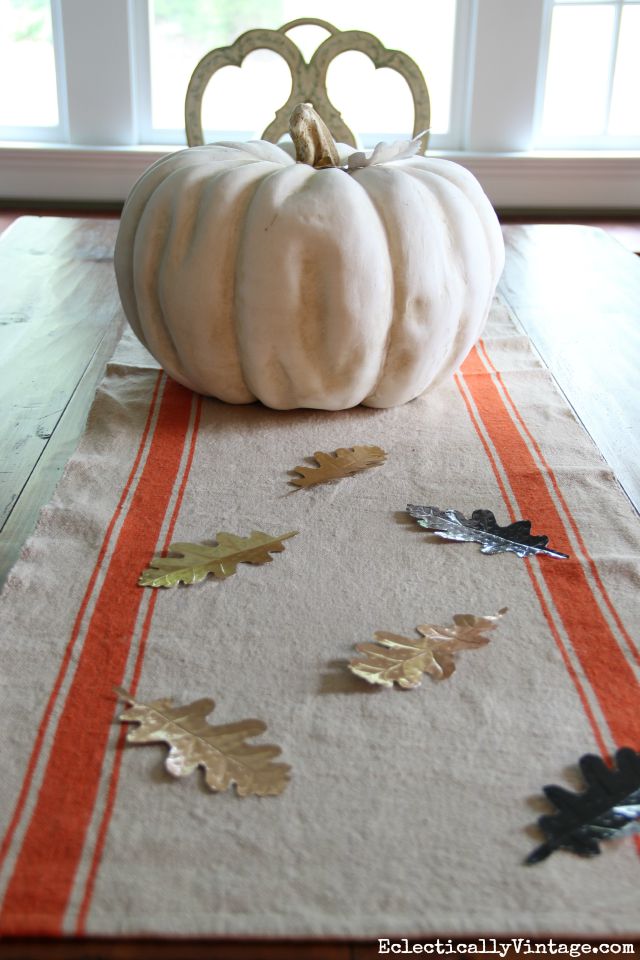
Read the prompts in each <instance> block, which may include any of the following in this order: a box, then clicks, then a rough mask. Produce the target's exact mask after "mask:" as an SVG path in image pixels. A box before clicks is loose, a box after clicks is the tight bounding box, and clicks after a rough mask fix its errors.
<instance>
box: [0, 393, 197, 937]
mask: <svg viewBox="0 0 640 960" xmlns="http://www.w3.org/2000/svg"><path fill="white" fill-rule="evenodd" d="M191 397H192V395H191V393H190V392H189V391H188V390H185V389H184V388H183V387H181V386H179V385H178V384H176V383H174V382H173V381H168V383H167V386H166V388H165V391H164V396H163V398H162V402H161V405H160V414H159V418H158V425H157V427H156V430H155V434H154V436H153V439H152V441H151V445H150V448H149V453H148V456H147V459H146V463H145V466H144V469H143V472H142V476H141V477H140V480H139V482H138V486H137V487H136V490H135V493H134V494H133V497H132V500H131V505H130V507H129V512H128V514H127V517H126V519H125V521H124V523H123V526H122V529H121V531H120V535H119V537H118V540H117V543H116V546H115V550H114V552H113V556H112V557H111V561H110V563H109V566H108V568H107V574H106V578H105V581H104V584H103V586H102V589H101V591H100V594H99V597H98V600H97V602H96V606H95V609H94V612H93V615H92V617H91V622H90V624H89V628H88V630H87V635H86V638H85V641H84V646H83V649H82V652H81V654H80V657H79V660H78V665H77V668H76V672H75V676H74V678H73V681H72V683H71V687H70V689H69V693H68V696H67V700H66V703H65V706H64V709H63V711H62V714H61V717H60V720H59V723H58V728H57V730H56V735H55V738H54V742H53V745H52V748H51V754H50V757H49V761H48V764H47V769H46V771H45V775H44V779H43V783H42V787H41V789H40V793H39V796H38V801H37V803H36V807H35V810H34V812H33V815H32V818H31V821H30V824H29V827H28V830H27V832H26V835H25V837H24V840H23V844H22V848H21V850H20V853H19V856H18V859H17V861H16V865H15V868H14V871H13V875H12V877H11V880H10V882H9V886H8V888H7V892H6V895H5V899H4V904H3V907H2V913H1V914H0V929H1V930H2V931H3V932H4V933H20V934H22V935H37V934H49V935H51V934H54V935H55V934H59V933H61V929H62V922H63V918H64V913H65V910H66V907H67V903H68V899H69V895H70V892H71V887H72V884H73V879H74V876H75V873H76V870H77V867H78V862H79V859H80V856H81V854H82V848H83V845H84V840H85V834H86V830H87V827H88V825H89V822H90V819H91V814H92V811H93V807H94V804H95V799H96V794H97V790H98V784H99V781H100V773H101V769H102V764H103V761H104V755H105V750H106V746H107V740H108V734H109V729H110V725H111V723H112V721H113V688H114V686H117V685H118V684H120V683H121V682H122V677H123V674H124V670H125V666H126V662H127V657H128V653H129V646H130V643H131V637H132V633H133V629H134V626H135V621H136V616H137V613H138V608H139V606H140V602H141V600H142V588H140V587H139V586H138V585H137V582H136V581H137V573H138V571H140V570H142V569H143V567H144V566H145V564H146V563H147V562H148V560H149V558H150V557H151V556H152V554H153V551H154V550H155V547H156V544H157V542H158V536H159V533H160V529H161V527H162V523H163V520H164V516H165V513H166V510H167V507H168V504H169V500H170V497H171V492H172V490H173V487H174V484H175V479H176V475H177V473H178V470H179V467H180V462H181V460H182V452H183V448H184V443H185V440H186V435H187V430H188V426H189V420H190V412H191Z"/></svg>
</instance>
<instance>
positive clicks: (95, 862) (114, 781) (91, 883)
mask: <svg viewBox="0 0 640 960" xmlns="http://www.w3.org/2000/svg"><path fill="white" fill-rule="evenodd" d="M201 414H202V397H198V399H197V401H196V414H195V418H194V422H193V432H192V434H191V444H190V446H189V454H188V457H187V462H186V464H185V468H184V473H183V475H182V482H181V483H180V489H179V491H178V496H177V497H176V502H175V505H174V508H173V513H172V515H171V520H170V522H169V527H168V529H167V535H166V537H165V539H164V543H163V545H162V549H163V550H168V549H169V545H170V544H171V541H172V540H173V532H174V530H175V526H176V521H177V519H178V514H179V513H180V507H181V506H182V500H183V497H184V491H185V489H186V486H187V480H188V479H189V474H190V472H191V465H192V463H193V457H194V454H195V449H196V440H197V438H198V429H199V427H200V416H201ZM157 597H158V591H157V590H154V591H153V593H152V594H151V598H150V600H149V606H148V608H147V613H146V616H145V619H144V624H143V626H142V632H141V635H140V649H139V650H138V656H137V657H136V662H135V665H134V668H133V677H132V679H131V683H130V684H129V692H130V693H131V694H133V695H134V696H135V694H136V692H137V689H138V683H139V682H140V674H141V673H142V664H143V662H144V655H145V651H146V647H147V639H148V637H149V631H150V629H151V621H152V619H153V612H154V610H155V606H156V600H157ZM126 736H127V729H126V726H123V727H122V728H121V729H120V734H119V736H118V742H117V745H116V754H115V759H114V762H113V770H112V772H111V781H110V783H109V791H108V794H107V802H106V804H105V809H104V813H103V816H102V820H101V822H100V826H99V828H98V836H97V839H96V846H95V850H94V852H93V858H92V861H91V867H90V869H89V875H88V877H87V883H86V887H85V892H84V896H83V898H82V903H81V905H80V910H79V912H78V922H77V924H76V931H75V932H76V935H77V936H83V935H84V933H85V926H86V922H87V914H88V912H89V907H90V906H91V900H92V897H93V890H94V887H95V883H96V879H97V876H98V870H99V869H100V862H101V860H102V852H103V850H104V845H105V843H106V840H107V833H108V831H109V824H110V823H111V816H112V814H113V808H114V806H115V802H116V795H117V792H118V781H119V779H120V767H121V766H122V758H123V756H124V745H125V738H126Z"/></svg>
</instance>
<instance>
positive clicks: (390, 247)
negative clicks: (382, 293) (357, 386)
mask: <svg viewBox="0 0 640 960" xmlns="http://www.w3.org/2000/svg"><path fill="white" fill-rule="evenodd" d="M384 169H385V172H384V174H383V175H384V176H388V175H391V176H393V171H391V170H387V169H386V168H384ZM380 173H381V171H380V170H375V169H372V168H371V167H364V168H363V169H362V170H354V171H353V172H352V173H351V179H352V180H354V181H355V182H356V183H358V184H359V185H360V186H361V187H362V190H363V192H364V193H365V194H366V196H367V199H368V200H369V203H370V204H371V205H372V207H373V208H374V210H375V212H376V214H377V216H378V220H379V221H380V225H381V227H382V233H383V235H384V238H385V242H386V245H387V254H388V256H389V260H390V261H391V263H395V258H394V247H395V242H394V241H393V240H392V238H391V233H390V229H389V223H388V221H387V218H386V217H385V216H384V214H383V213H382V212H381V210H380V205H379V201H378V200H377V198H375V197H373V196H372V195H371V194H370V193H369V191H368V190H367V189H366V187H365V185H364V184H363V183H361V182H360V181H361V180H363V179H364V180H367V179H369V178H370V177H371V174H373V175H374V176H379V175H380ZM358 174H360V176H358ZM390 273H391V287H392V290H391V305H392V307H391V318H390V320H389V326H388V327H387V336H386V339H385V342H384V345H383V347H382V350H381V352H380V365H379V367H378V376H377V377H376V380H375V383H374V385H373V388H372V389H371V390H370V391H369V392H368V393H367V394H366V396H365V397H363V399H362V400H361V403H363V404H366V403H367V401H370V400H372V399H374V398H375V396H376V394H377V392H378V390H379V388H380V385H381V383H382V381H383V380H384V375H385V371H386V367H387V360H388V358H389V351H390V349H391V343H392V340H393V332H394V330H395V328H396V326H397V321H398V313H399V304H398V295H399V294H398V283H397V280H396V272H395V270H391V271H390Z"/></svg>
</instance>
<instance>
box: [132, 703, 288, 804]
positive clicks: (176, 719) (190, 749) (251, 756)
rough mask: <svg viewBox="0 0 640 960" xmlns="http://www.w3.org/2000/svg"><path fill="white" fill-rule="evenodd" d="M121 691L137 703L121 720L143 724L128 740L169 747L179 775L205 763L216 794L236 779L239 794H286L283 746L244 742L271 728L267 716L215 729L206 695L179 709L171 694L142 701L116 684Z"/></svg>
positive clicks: (170, 759) (171, 769)
mask: <svg viewBox="0 0 640 960" xmlns="http://www.w3.org/2000/svg"><path fill="white" fill-rule="evenodd" d="M115 689H116V693H117V694H118V696H119V697H121V698H122V699H123V700H126V701H127V703H130V704H133V706H131V707H129V708H128V709H127V710H125V711H124V713H121V714H120V717H119V720H120V721H121V723H139V724H140V726H139V727H137V728H136V729H135V730H131V731H129V733H128V734H127V742H128V743H156V742H158V741H160V742H163V743H166V744H168V745H169V747H170V750H169V756H168V757H167V759H166V760H165V767H166V769H167V770H168V772H169V773H170V774H172V775H173V776H174V777H186V776H188V774H190V773H193V771H194V770H195V769H196V767H203V768H204V771H205V774H204V779H205V782H206V784H207V786H208V787H210V788H211V790H213V791H214V792H218V791H223V790H227V789H228V788H229V787H230V786H231V784H233V783H235V785H236V792H237V794H238V796H240V797H246V796H248V795H249V794H255V795H256V796H259V797H267V796H276V795H277V794H279V793H282V791H283V790H284V788H285V787H286V785H287V783H288V781H289V770H290V769H291V767H289V765H288V764H286V763H272V762H271V760H272V757H277V756H279V755H280V753H281V750H280V747H276V746H274V745H273V744H271V743H264V744H259V745H257V746H256V745H253V744H248V743H245V742H244V741H245V740H246V738H247V737H255V736H257V735H258V734H260V733H264V731H265V730H266V729H267V727H266V724H264V723H263V722H262V720H254V719H251V720H240V721H239V722H238V723H227V724H224V725H222V726H217V727H213V726H211V725H210V724H209V723H207V721H206V719H205V718H206V716H207V714H209V713H211V711H212V710H213V708H214V706H215V703H214V701H213V700H210V699H208V698H204V699H202V700H196V701H195V702H194V703H189V704H187V705H186V706H184V707H174V706H173V705H172V700H171V698H166V699H163V700H153V701H152V702H151V703H140V702H138V701H137V700H135V698H134V697H132V696H131V694H130V693H127V691H126V690H123V689H122V687H116V688H115Z"/></svg>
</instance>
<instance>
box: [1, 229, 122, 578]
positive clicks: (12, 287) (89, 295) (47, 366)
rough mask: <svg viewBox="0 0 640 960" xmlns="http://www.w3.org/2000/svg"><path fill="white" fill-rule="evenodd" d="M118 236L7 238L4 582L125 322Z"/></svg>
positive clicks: (14, 234) (38, 233) (56, 232)
mask: <svg viewBox="0 0 640 960" xmlns="http://www.w3.org/2000/svg"><path fill="white" fill-rule="evenodd" d="M116 231H117V224H116V223H115V222H112V221H106V220H105V221H99V220H95V221H91V220H86V221H83V220H71V219H68V220H65V219H59V218H46V219H40V218H36V217H24V218H22V219H20V220H18V221H16V223H14V224H13V225H12V226H11V228H10V229H9V230H7V231H6V233H5V234H3V236H2V237H1V238H0V287H1V289H2V291H3V296H2V301H1V302H0V385H1V386H0V404H1V405H2V411H3V416H2V418H1V419H0V451H2V461H1V466H0V530H2V538H1V540H0V581H1V580H2V578H3V577H4V576H6V573H7V571H8V569H9V567H10V566H11V564H12V563H13V561H14V560H15V558H16V556H17V553H18V551H19V549H20V547H21V545H22V543H23V542H24V540H25V539H26V537H27V536H28V535H29V533H30V532H31V530H32V529H33V527H34V525H35V521H36V518H37V514H38V510H39V508H40V507H41V506H42V504H43V503H45V502H46V501H47V500H48V499H49V497H50V496H51V493H52V491H53V488H54V486H55V483H56V481H57V479H58V477H59V475H60V473H61V471H62V469H63V467H64V465H65V463H66V461H67V460H68V458H69V456H70V454H71V452H72V451H73V449H74V447H75V445H76V443H77V440H78V438H79V436H80V434H81V433H82V429H83V426H84V423H85V420H86V415H87V412H88V409H89V406H90V404H91V400H92V398H93V395H94V393H95V388H96V385H97V383H98V382H99V380H100V378H101V377H102V373H103V371H104V366H105V364H106V361H107V359H108V357H109V356H110V354H111V352H112V351H113V347H114V346H115V342H116V339H117V337H118V334H119V330H120V329H121V326H122V322H123V319H122V314H121V311H120V307H119V301H118V296H117V291H116V288H115V279H114V276H113V264H112V254H113V244H114V242H115V235H116Z"/></svg>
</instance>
